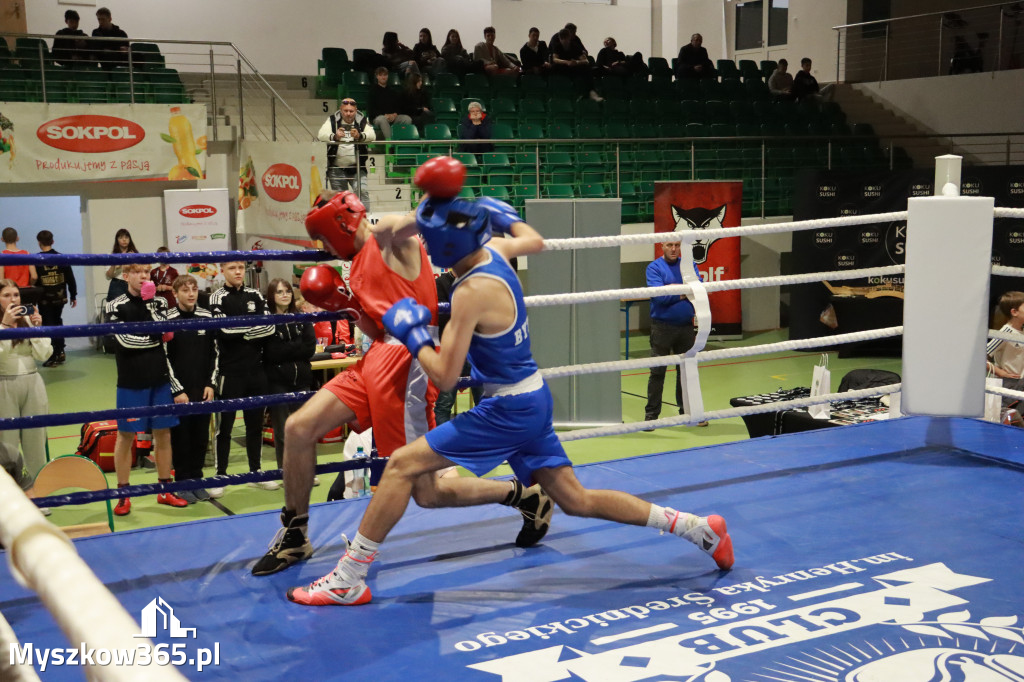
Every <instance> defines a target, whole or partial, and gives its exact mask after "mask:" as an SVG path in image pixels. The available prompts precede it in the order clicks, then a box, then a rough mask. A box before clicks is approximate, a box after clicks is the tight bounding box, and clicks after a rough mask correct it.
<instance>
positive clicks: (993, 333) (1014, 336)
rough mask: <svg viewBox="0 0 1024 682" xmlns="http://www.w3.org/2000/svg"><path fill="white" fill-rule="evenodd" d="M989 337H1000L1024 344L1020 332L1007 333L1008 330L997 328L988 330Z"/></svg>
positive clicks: (1002, 339)
mask: <svg viewBox="0 0 1024 682" xmlns="http://www.w3.org/2000/svg"><path fill="white" fill-rule="evenodd" d="M988 338H990V339H999V340H1001V341H1009V342H1010V343H1013V344H1016V345H1018V346H1024V339H1021V335H1020V334H1007V333H1006V332H1000V331H996V330H995V329H989V330H988Z"/></svg>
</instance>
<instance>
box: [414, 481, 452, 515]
mask: <svg viewBox="0 0 1024 682" xmlns="http://www.w3.org/2000/svg"><path fill="white" fill-rule="evenodd" d="M433 479H434V477H433V475H432V474H427V475H425V476H420V477H419V478H418V479H417V480H416V484H415V485H413V488H412V499H413V501H415V502H416V504H417V505H418V506H419V507H420V508H422V509H439V508H441V507H444V506H447V505H445V504H444V501H443V497H442V495H441V491H440V490H439V489H438V486H437V485H436V482H435V481H434V480H433Z"/></svg>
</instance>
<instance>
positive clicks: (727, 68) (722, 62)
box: [703, 59, 740, 80]
mask: <svg viewBox="0 0 1024 682" xmlns="http://www.w3.org/2000/svg"><path fill="white" fill-rule="evenodd" d="M715 69H717V70H718V76H719V77H720V78H722V79H726V78H739V77H740V70H739V69H737V68H736V62H734V61H733V60H731V59H719V60H718V61H717V62H715ZM703 80H711V79H710V78H705V79H703Z"/></svg>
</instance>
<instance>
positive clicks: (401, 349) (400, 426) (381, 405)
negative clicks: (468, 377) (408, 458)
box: [324, 337, 437, 457]
mask: <svg viewBox="0 0 1024 682" xmlns="http://www.w3.org/2000/svg"><path fill="white" fill-rule="evenodd" d="M385 338H387V339H388V340H387V341H385V340H380V341H375V342H374V343H373V345H372V346H370V350H369V351H367V353H366V356H365V357H363V358H362V359H361V360H360V361H359V362H357V363H356V364H354V365H353V366H351V367H349V368H348V369H346V370H345V371H344V372H342V373H341V374H339V375H338V376H336V377H334V378H333V379H331V380H330V381H329V382H328V383H327V385H326V386H324V388H325V389H326V390H328V391H330V392H331V393H333V394H334V395H336V396H337V397H338V399H339V400H341V402H343V403H345V405H346V406H347V407H348V408H349V409H350V410H352V411H353V412H355V414H356V420H357V421H358V424H355V425H352V428H353V430H354V431H356V432H358V433H362V432H363V431H365V430H366V429H368V428H370V427H373V440H374V442H375V443H376V444H377V454H378V455H379V456H381V457H390V456H391V453H393V452H394V451H395V450H397V449H398V448H400V447H402V446H403V445H405V444H406V443H411V442H413V441H414V440H416V439H417V438H419V437H420V436H422V435H425V434H426V433H427V431H429V430H430V429H432V428H434V401H435V400H436V399H437V388H436V387H435V386H434V385H433V384H432V383H430V381H429V379H428V378H427V373H426V372H424V371H423V368H422V367H421V366H420V363H419V362H418V361H414V360H413V359H412V356H411V355H410V354H409V351H407V350H406V349H405V346H404V345H402V344H401V343H400V342H397V341H394V342H392V341H390V339H391V337H385Z"/></svg>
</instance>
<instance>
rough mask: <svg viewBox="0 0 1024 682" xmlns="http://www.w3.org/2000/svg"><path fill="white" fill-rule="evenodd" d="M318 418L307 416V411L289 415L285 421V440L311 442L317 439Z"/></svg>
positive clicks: (287, 441)
mask: <svg viewBox="0 0 1024 682" xmlns="http://www.w3.org/2000/svg"><path fill="white" fill-rule="evenodd" d="M316 427H317V422H316V419H313V418H311V416H307V415H306V413H305V412H303V411H302V410H299V411H298V412H296V413H294V414H292V415H289V416H288V419H286V420H285V422H284V440H285V442H286V443H294V444H296V445H298V444H299V443H307V444H308V443H310V442H314V441H316V438H317V436H316Z"/></svg>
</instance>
